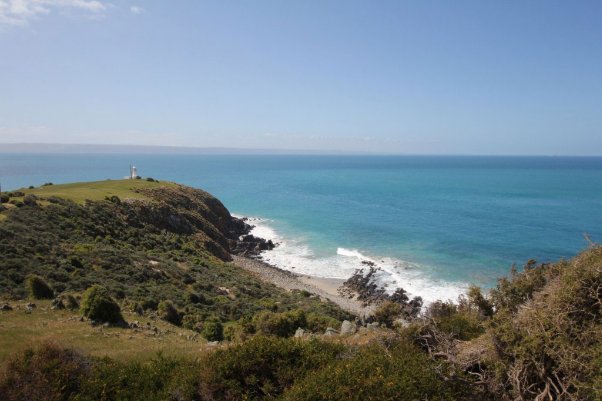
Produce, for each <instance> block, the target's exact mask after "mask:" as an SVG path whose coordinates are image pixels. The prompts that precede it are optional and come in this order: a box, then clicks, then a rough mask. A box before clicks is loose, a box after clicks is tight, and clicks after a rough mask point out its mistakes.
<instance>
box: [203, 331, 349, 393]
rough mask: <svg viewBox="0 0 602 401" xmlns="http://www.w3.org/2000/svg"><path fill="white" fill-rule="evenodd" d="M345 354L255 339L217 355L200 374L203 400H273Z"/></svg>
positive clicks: (316, 344) (334, 348) (315, 345)
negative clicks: (308, 375) (306, 376)
mask: <svg viewBox="0 0 602 401" xmlns="http://www.w3.org/2000/svg"><path fill="white" fill-rule="evenodd" d="M343 350H344V347H343V346H342V345H340V344H329V343H324V342H321V341H298V340H293V339H280V338H276V337H262V336H258V337H254V338H252V339H251V340H249V341H247V342H246V343H244V344H242V345H238V346H234V347H231V348H228V349H225V350H219V351H216V352H215V353H214V354H212V355H211V356H210V357H209V359H208V360H207V361H205V365H204V368H203V370H202V379H201V386H202V391H201V394H202V396H203V399H215V400H232V401H233V400H259V399H275V398H277V397H278V396H279V395H280V394H281V393H282V392H283V391H284V390H285V389H286V388H288V387H290V386H291V385H292V384H293V383H294V382H295V381H297V380H299V379H301V378H302V377H303V376H305V375H306V374H307V373H309V372H310V371H312V370H314V369H317V368H319V367H321V366H324V365H326V364H327V363H329V362H330V361H332V360H333V359H334V358H335V357H336V356H337V355H339V354H340V353H341V352H342V351H343Z"/></svg>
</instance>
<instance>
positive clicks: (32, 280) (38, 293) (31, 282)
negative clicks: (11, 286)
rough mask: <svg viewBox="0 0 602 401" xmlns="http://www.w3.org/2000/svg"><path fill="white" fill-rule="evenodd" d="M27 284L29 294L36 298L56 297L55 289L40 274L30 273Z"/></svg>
mask: <svg viewBox="0 0 602 401" xmlns="http://www.w3.org/2000/svg"><path fill="white" fill-rule="evenodd" d="M25 285H26V287H27V292H28V293H29V296H30V297H32V298H34V299H52V298H53V297H54V291H53V290H52V288H50V286H49V285H48V283H46V281H45V280H44V279H43V278H42V277H40V276H37V275H35V274H30V275H29V276H27V278H26V280H25Z"/></svg>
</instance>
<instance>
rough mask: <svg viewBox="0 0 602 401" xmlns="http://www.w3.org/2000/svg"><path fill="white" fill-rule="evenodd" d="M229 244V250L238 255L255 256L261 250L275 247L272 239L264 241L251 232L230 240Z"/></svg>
mask: <svg viewBox="0 0 602 401" xmlns="http://www.w3.org/2000/svg"><path fill="white" fill-rule="evenodd" d="M231 244H232V247H231V249H230V252H232V253H233V254H235V255H240V256H257V255H259V254H260V253H261V252H263V251H266V250H271V249H274V247H275V245H274V243H273V242H272V240H267V241H266V240H265V239H263V238H258V237H255V236H254V235H251V234H247V235H242V236H241V237H239V239H238V240H235V241H232V243H231Z"/></svg>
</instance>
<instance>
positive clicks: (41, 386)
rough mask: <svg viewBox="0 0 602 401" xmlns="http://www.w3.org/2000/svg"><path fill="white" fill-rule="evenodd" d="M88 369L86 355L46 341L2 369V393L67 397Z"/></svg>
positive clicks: (52, 400) (55, 399)
mask: <svg viewBox="0 0 602 401" xmlns="http://www.w3.org/2000/svg"><path fill="white" fill-rule="evenodd" d="M87 373H88V364H87V361H86V359H85V358H84V357H83V356H82V355H80V354H78V353H77V352H75V351H72V350H68V349H63V348H59V347H58V346H56V345H54V344H51V343H46V344H44V345H42V346H40V347H37V348H29V349H27V350H25V351H23V352H21V353H18V354H16V355H14V356H13V357H11V358H10V359H9V360H8V362H7V363H6V364H5V365H4V367H3V369H2V371H1V372H0V395H1V396H2V400H3V401H22V400H39V401H66V400H69V399H71V397H72V395H74V394H76V393H77V392H78V391H79V389H80V385H81V381H82V378H83V377H84V376H85V375H86V374H87Z"/></svg>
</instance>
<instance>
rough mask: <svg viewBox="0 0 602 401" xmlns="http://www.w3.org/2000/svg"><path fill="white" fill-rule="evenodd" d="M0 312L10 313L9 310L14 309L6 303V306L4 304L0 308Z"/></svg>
mask: <svg viewBox="0 0 602 401" xmlns="http://www.w3.org/2000/svg"><path fill="white" fill-rule="evenodd" d="M0 310H3V311H9V310H13V307H12V306H10V305H9V304H7V303H5V304H2V306H0Z"/></svg>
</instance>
